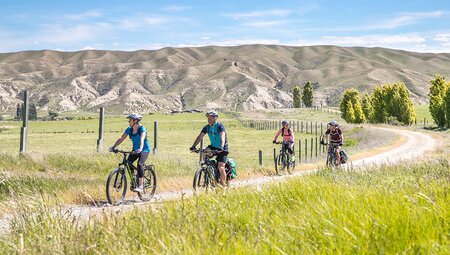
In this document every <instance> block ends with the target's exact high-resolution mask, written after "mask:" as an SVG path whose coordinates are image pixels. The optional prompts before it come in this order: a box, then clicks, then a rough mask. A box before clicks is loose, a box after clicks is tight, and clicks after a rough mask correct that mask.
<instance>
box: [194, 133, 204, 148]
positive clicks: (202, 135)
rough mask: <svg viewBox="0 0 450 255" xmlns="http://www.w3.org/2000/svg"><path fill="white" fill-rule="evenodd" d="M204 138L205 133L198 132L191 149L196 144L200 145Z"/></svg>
mask: <svg viewBox="0 0 450 255" xmlns="http://www.w3.org/2000/svg"><path fill="white" fill-rule="evenodd" d="M204 136H205V133H203V132H200V134H199V135H198V136H197V139H195V141H194V144H193V145H192V147H196V146H197V144H199V143H200V141H201V140H202V139H203V137H204Z"/></svg>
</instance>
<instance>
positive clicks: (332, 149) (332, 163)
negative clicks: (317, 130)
mask: <svg viewBox="0 0 450 255" xmlns="http://www.w3.org/2000/svg"><path fill="white" fill-rule="evenodd" d="M320 143H321V144H322V145H328V153H327V161H326V163H325V165H326V166H327V167H336V166H339V165H340V164H339V162H337V157H336V150H337V148H338V147H339V146H340V144H339V143H332V142H330V143H324V142H323V141H321V142H320Z"/></svg>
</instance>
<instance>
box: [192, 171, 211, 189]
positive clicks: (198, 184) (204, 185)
mask: <svg viewBox="0 0 450 255" xmlns="http://www.w3.org/2000/svg"><path fill="white" fill-rule="evenodd" d="M208 185H209V183H208V177H207V176H206V169H205V168H203V167H201V168H200V169H198V170H197V171H196V172H195V174H194V181H193V183H192V188H193V189H194V193H196V194H197V193H198V192H201V191H205V192H206V191H207V189H208Z"/></svg>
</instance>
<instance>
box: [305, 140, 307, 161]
mask: <svg viewBox="0 0 450 255" xmlns="http://www.w3.org/2000/svg"><path fill="white" fill-rule="evenodd" d="M306 162H308V138H305V163H306Z"/></svg>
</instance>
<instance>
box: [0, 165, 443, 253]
mask: <svg viewBox="0 0 450 255" xmlns="http://www.w3.org/2000/svg"><path fill="white" fill-rule="evenodd" d="M449 180H450V170H449V163H448V162H447V161H440V162H433V163H419V164H417V165H406V166H405V165H397V166H387V167H386V166H385V167H381V168H376V169H367V170H366V171H360V172H354V171H350V172H345V171H336V172H329V171H320V172H318V173H316V174H312V175H310V176H304V177H301V178H297V179H294V180H290V181H287V182H281V183H279V184H273V185H271V186H270V187H268V188H265V189H263V190H261V191H254V190H253V189H239V190H232V191H230V192H229V193H228V194H227V195H226V196H221V195H220V194H217V195H215V194H209V195H207V196H200V197H197V198H192V199H182V200H179V201H173V202H167V203H164V204H163V205H161V206H157V207H155V208H153V209H151V208H147V209H146V210H144V209H140V210H135V211H133V212H131V213H125V214H124V215H117V214H115V213H111V214H104V215H103V217H100V218H91V220H90V221H89V223H88V224H83V223H82V222H79V221H73V220H70V219H68V218H67V216H63V215H56V216H55V215H54V213H52V209H51V208H46V207H43V206H40V205H39V204H42V203H40V202H39V201H38V202H37V203H36V204H37V205H36V206H28V207H26V208H18V211H17V212H18V215H19V216H20V218H19V219H20V220H18V221H16V224H15V225H14V230H13V233H12V234H10V235H7V236H4V237H3V238H2V239H1V242H0V251H2V253H8V254H11V253H18V252H20V248H19V246H18V244H19V243H20V239H21V235H23V240H24V250H23V251H24V252H25V253H33V254H54V253H58V254H59V253H62V254H80V253H83V254H84V253H87V254H118V253H125V252H126V253H132V254H449V253H450V213H449V212H450V203H449V201H450V193H449V192H448V191H449V189H450V182H449ZM36 209H38V211H37V212H36V213H35V214H34V215H33V214H31V213H30V211H31V210H32V211H35V210H36Z"/></svg>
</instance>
